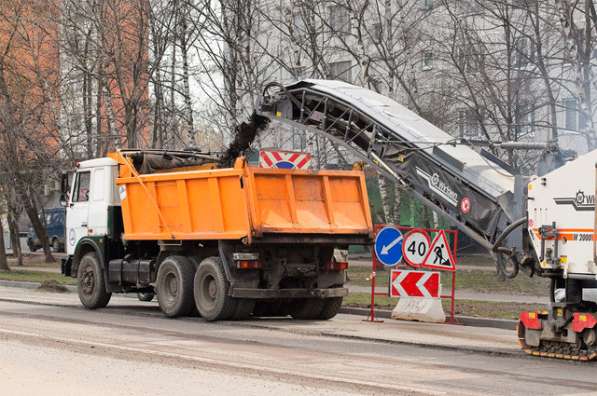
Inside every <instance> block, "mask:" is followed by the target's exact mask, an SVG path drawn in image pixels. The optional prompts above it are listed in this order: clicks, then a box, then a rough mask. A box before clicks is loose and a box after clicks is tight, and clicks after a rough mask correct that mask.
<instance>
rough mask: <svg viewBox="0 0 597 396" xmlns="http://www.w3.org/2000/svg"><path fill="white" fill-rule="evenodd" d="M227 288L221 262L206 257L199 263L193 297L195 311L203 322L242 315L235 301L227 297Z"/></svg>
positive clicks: (217, 259) (218, 259)
mask: <svg viewBox="0 0 597 396" xmlns="http://www.w3.org/2000/svg"><path fill="white" fill-rule="evenodd" d="M228 288H229V284H228V281H227V280H226V276H225V274H224V268H223V264H222V260H221V259H220V258H219V257H207V258H206V259H204V260H203V261H201V263H200V264H199V268H197V272H196V273H195V280H194V295H195V304H196V305H197V310H198V311H199V314H201V316H202V317H203V318H205V320H207V321H214V320H226V319H231V318H233V317H234V316H236V315H237V314H240V313H244V312H238V311H237V300H235V299H233V298H232V297H230V296H229V295H228ZM241 311H243V309H241Z"/></svg>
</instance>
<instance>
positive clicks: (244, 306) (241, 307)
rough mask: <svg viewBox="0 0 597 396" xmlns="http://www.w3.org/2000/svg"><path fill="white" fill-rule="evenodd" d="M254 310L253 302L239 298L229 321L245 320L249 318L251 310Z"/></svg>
mask: <svg viewBox="0 0 597 396" xmlns="http://www.w3.org/2000/svg"><path fill="white" fill-rule="evenodd" d="M254 309H255V300H251V299H248V298H241V299H237V300H236V310H235V311H234V314H233V315H232V318H231V319H234V320H245V319H249V318H250V317H251V314H252V313H253V310H254Z"/></svg>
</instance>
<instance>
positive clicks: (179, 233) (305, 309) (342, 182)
mask: <svg viewBox="0 0 597 396" xmlns="http://www.w3.org/2000/svg"><path fill="white" fill-rule="evenodd" d="M72 180H73V183H72V186H67V185H66V184H67V183H63V186H64V192H65V196H68V198H67V199H66V197H65V200H64V201H65V205H66V206H67V215H66V217H67V218H66V228H67V242H66V245H67V248H66V250H67V258H66V259H65V260H64V261H63V266H62V267H63V273H65V274H66V275H70V276H73V277H76V278H77V279H78V285H79V297H80V299H81V302H82V303H83V305H84V306H85V307H87V308H90V309H94V308H100V307H105V306H106V305H107V304H108V302H109V300H110V296H111V293H112V292H137V293H138V295H139V298H140V299H143V300H151V299H153V297H154V294H157V297H158V301H159V304H160V308H161V309H162V311H163V312H164V313H165V314H166V315H167V316H170V317H176V316H184V315H190V314H192V313H194V312H196V311H198V312H199V314H200V315H201V316H203V317H204V318H206V319H207V320H218V319H243V318H247V317H249V316H251V315H255V316H284V315H292V316H293V317H295V318H301V319H329V318H331V317H333V316H334V315H335V314H336V313H337V312H338V309H339V308H340V306H341V303H342V298H343V296H345V295H346V294H347V290H346V289H345V288H344V287H343V284H344V281H345V270H346V268H347V265H348V264H347V259H346V256H347V248H348V246H349V245H353V244H362V245H366V244H369V243H370V242H371V235H372V225H371V214H370V210H369V202H368V199H367V191H366V187H365V177H364V174H363V171H362V170H360V169H357V168H355V169H353V170H349V171H342V170H320V171H303V170H292V169H261V168H254V167H250V166H248V165H247V163H246V162H245V160H244V158H238V159H237V160H236V163H235V164H234V167H232V168H218V166H217V162H216V160H215V159H214V158H211V157H209V156H205V155H201V154H196V153H189V152H173V151H161V150H160V151H158V150H145V151H140V150H123V151H118V152H115V153H111V154H109V156H108V157H107V158H99V159H94V160H89V161H84V162H81V163H80V164H79V166H78V168H77V171H76V174H75V176H74V178H73V179H72Z"/></svg>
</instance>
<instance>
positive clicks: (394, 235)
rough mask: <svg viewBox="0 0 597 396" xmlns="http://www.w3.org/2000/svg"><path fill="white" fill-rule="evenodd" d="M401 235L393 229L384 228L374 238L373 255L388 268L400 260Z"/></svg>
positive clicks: (397, 230)
mask: <svg viewBox="0 0 597 396" xmlns="http://www.w3.org/2000/svg"><path fill="white" fill-rule="evenodd" d="M402 242H403V238H402V233H401V232H400V230H399V229H397V228H395V227H384V228H382V229H381V230H380V231H379V232H378V233H377V237H376V238H375V255H376V256H377V259H378V260H379V261H380V262H381V263H382V264H383V265H386V266H388V267H393V266H395V265H396V264H398V263H399V262H400V260H401V259H402Z"/></svg>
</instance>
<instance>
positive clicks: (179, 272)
mask: <svg viewBox="0 0 597 396" xmlns="http://www.w3.org/2000/svg"><path fill="white" fill-rule="evenodd" d="M193 269H194V267H193V265H192V263H191V262H190V261H189V260H188V259H187V258H186V257H184V256H169V257H166V259H164V261H162V263H161V264H160V269H159V270H158V276H157V279H156V289H157V295H158V302H159V304H160V308H161V310H162V312H163V313H164V314H165V315H166V316H168V317H170V318H175V317H178V316H186V315H189V314H190V313H191V312H192V311H193V305H194V304H193Z"/></svg>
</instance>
